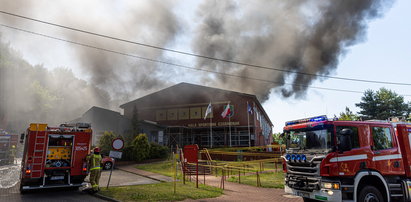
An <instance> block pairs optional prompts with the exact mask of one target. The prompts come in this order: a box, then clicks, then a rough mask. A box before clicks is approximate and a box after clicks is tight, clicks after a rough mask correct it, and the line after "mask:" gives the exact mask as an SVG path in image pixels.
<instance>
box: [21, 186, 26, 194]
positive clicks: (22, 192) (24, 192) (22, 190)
mask: <svg viewBox="0 0 411 202" xmlns="http://www.w3.org/2000/svg"><path fill="white" fill-rule="evenodd" d="M26 193H27V190H24V189H23V185H22V184H20V194H26Z"/></svg>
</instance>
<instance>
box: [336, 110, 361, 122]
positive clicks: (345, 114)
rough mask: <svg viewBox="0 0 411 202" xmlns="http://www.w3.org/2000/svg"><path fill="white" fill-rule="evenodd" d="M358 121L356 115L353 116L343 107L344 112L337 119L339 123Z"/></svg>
mask: <svg viewBox="0 0 411 202" xmlns="http://www.w3.org/2000/svg"><path fill="white" fill-rule="evenodd" d="M359 119H360V118H359V117H358V115H356V114H354V113H353V112H352V111H351V110H350V108H348V107H345V112H341V113H340V117H338V120H341V121H358V120H359Z"/></svg>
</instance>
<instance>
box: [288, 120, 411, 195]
mask: <svg viewBox="0 0 411 202" xmlns="http://www.w3.org/2000/svg"><path fill="white" fill-rule="evenodd" d="M284 135H285V137H286V140H287V149H286V154H285V155H284V156H283V170H284V172H285V173H286V175H285V192H287V193H291V194H294V195H298V196H302V197H303V198H304V201H316V200H320V201H361V202H362V201H411V147H410V146H411V123H400V122H388V121H338V120H329V119H328V118H327V117H326V116H319V117H311V118H307V119H300V120H294V121H289V122H286V126H285V127H284Z"/></svg>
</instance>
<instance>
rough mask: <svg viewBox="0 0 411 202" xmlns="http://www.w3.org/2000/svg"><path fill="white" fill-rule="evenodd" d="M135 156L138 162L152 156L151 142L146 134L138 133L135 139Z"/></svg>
mask: <svg viewBox="0 0 411 202" xmlns="http://www.w3.org/2000/svg"><path fill="white" fill-rule="evenodd" d="M133 157H134V160H135V161H137V162H140V161H143V160H145V159H148V158H149V157H150V144H149V143H148V138H147V135H146V134H143V133H141V134H138V135H137V137H136V138H134V140H133Z"/></svg>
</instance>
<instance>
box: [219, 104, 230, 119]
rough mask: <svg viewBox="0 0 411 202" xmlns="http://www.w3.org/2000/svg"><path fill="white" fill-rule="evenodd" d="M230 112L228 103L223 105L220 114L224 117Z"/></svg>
mask: <svg viewBox="0 0 411 202" xmlns="http://www.w3.org/2000/svg"><path fill="white" fill-rule="evenodd" d="M230 113H231V110H230V103H228V104H227V106H226V107H225V109H224V111H223V113H221V116H222V117H223V118H225V117H227V115H229V114H230Z"/></svg>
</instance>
